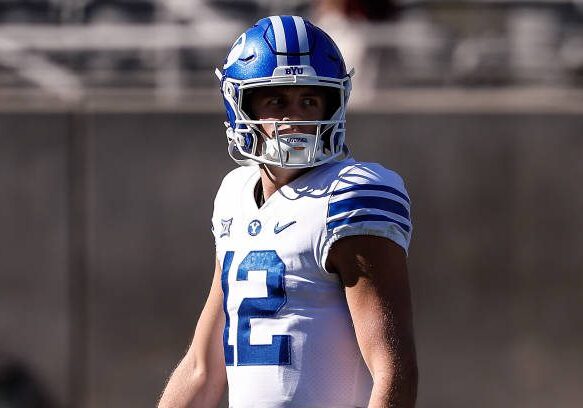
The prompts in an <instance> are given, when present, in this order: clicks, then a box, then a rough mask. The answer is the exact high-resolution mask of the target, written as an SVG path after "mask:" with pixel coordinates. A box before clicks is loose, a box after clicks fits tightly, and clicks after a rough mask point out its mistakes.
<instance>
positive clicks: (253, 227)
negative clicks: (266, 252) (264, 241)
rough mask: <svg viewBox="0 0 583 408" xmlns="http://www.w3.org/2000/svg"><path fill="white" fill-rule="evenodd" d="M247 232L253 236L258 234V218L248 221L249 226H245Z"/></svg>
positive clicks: (259, 227) (259, 228)
mask: <svg viewBox="0 0 583 408" xmlns="http://www.w3.org/2000/svg"><path fill="white" fill-rule="evenodd" d="M247 232H248V233H249V235H251V236H253V237H254V236H255V235H257V234H259V233H260V232H261V221H259V220H253V221H251V222H250V223H249V226H248V227H247Z"/></svg>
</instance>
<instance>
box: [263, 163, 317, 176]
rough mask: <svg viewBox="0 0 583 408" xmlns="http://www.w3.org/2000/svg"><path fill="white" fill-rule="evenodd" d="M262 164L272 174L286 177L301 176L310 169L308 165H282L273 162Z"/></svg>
mask: <svg viewBox="0 0 583 408" xmlns="http://www.w3.org/2000/svg"><path fill="white" fill-rule="evenodd" d="M262 166H263V168H265V169H266V170H267V171H268V172H269V173H270V174H273V175H274V176H277V177H282V176H285V177H286V178H289V177H292V178H293V177H296V176H299V175H301V174H303V173H305V172H306V171H308V170H309V168H307V167H300V168H298V167H281V166H276V165H273V164H262Z"/></svg>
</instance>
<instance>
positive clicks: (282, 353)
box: [221, 251, 291, 365]
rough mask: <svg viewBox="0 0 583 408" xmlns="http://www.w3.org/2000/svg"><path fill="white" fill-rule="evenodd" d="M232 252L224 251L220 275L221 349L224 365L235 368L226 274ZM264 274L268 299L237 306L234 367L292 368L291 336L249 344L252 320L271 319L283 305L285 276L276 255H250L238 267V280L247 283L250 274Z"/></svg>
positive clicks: (261, 252)
mask: <svg viewBox="0 0 583 408" xmlns="http://www.w3.org/2000/svg"><path fill="white" fill-rule="evenodd" d="M234 254H235V253H234V252H233V251H227V253H226V254H225V259H224V261H223V270H222V275H221V280H222V287H223V298H224V302H223V310H224V311H225V316H226V321H225V331H224V332H223V345H224V348H225V363H226V364H227V365H233V364H234V353H233V346H231V345H229V342H228V339H229V328H230V322H231V319H230V317H229V313H228V311H227V299H228V296H229V279H228V277H229V270H230V269H231V263H232V262H233V256H234ZM261 270H264V271H266V272H267V273H266V285H267V297H261V298H245V299H243V301H242V302H241V304H240V305H239V310H238V311H237V315H238V317H239V319H238V324H237V342H236V343H237V365H287V364H291V358H290V356H291V352H290V347H291V336H289V335H275V336H272V341H271V344H265V345H254V344H251V343H250V337H251V319H254V318H274V317H275V315H276V314H277V312H278V311H279V309H281V307H282V306H283V305H284V304H285V302H286V295H285V287H284V274H285V265H284V263H283V261H282V260H281V258H280V257H279V256H278V255H277V253H276V252H275V251H251V252H249V254H247V256H246V257H245V259H243V261H242V262H241V264H240V265H239V268H238V270H237V280H238V281H244V280H247V277H248V274H249V271H261Z"/></svg>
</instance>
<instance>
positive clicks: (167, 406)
mask: <svg viewBox="0 0 583 408" xmlns="http://www.w3.org/2000/svg"><path fill="white" fill-rule="evenodd" d="M224 390H225V380H224V379H223V378H221V377H220V376H217V375H214V376H212V375H208V374H207V373H205V372H203V371H201V370H196V369H195V368H194V367H193V365H192V364H190V363H189V362H188V361H187V360H186V359H183V360H182V361H181V362H180V364H179V365H178V367H176V369H175V370H174V373H172V376H171V377H170V380H169V381H168V384H167V385H166V388H165V389H164V393H163V394H162V397H161V398H160V402H159V403H158V408H190V407H216V406H218V405H219V403H220V400H221V397H222V395H223V393H224Z"/></svg>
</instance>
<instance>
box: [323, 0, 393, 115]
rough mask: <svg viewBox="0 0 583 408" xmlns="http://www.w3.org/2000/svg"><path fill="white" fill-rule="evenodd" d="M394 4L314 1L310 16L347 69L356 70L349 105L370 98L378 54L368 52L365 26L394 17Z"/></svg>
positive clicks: (386, 2)
mask: <svg viewBox="0 0 583 408" xmlns="http://www.w3.org/2000/svg"><path fill="white" fill-rule="evenodd" d="M396 13H397V6H396V4H395V3H394V2H393V1H391V0H387V1H373V0H318V1H315V2H314V9H313V15H314V20H315V23H316V24H317V25H319V26H320V27H322V28H323V29H324V31H326V32H327V33H329V34H330V36H332V37H333V38H334V39H335V41H336V43H337V45H338V47H339V48H340V51H341V52H342V54H343V55H344V59H345V61H346V63H347V65H348V66H347V68H348V69H351V68H352V67H354V68H355V69H356V72H357V73H356V76H355V77H354V79H353V83H354V85H353V92H352V94H351V103H352V104H353V105H358V104H361V103H366V102H368V100H369V99H370V98H372V97H373V96H374V91H375V86H376V84H377V80H378V75H379V68H380V54H378V53H374V52H369V51H370V50H371V47H370V46H369V42H368V38H367V32H366V25H367V24H368V23H380V22H386V21H388V20H390V19H391V18H393V17H395V16H396Z"/></svg>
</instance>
